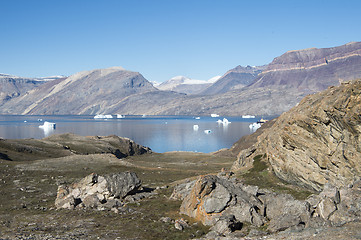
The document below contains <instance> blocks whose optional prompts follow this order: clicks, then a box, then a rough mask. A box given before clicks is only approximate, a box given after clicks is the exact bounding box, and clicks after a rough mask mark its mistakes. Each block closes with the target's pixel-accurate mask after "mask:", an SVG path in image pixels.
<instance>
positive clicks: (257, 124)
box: [249, 123, 261, 131]
mask: <svg viewBox="0 0 361 240" xmlns="http://www.w3.org/2000/svg"><path fill="white" fill-rule="evenodd" d="M260 127H261V124H260V123H252V124H250V125H249V129H250V130H251V131H256V130H257V129H258V128H260Z"/></svg>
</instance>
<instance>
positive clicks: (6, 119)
mask: <svg viewBox="0 0 361 240" xmlns="http://www.w3.org/2000/svg"><path fill="white" fill-rule="evenodd" d="M226 118H227V119H228V120H229V121H230V122H231V123H230V124H228V125H223V124H219V123H217V120H218V119H223V116H220V117H217V118H212V117H200V119H195V117H188V116H147V117H142V116H126V117H125V118H121V119H117V118H113V119H94V118H93V116H4V115H3V116H0V137H2V138H10V139H15V138H37V139H40V138H44V137H47V136H50V135H52V134H60V133H68V132H71V133H75V134H78V135H82V136H95V135H97V136H107V135H112V134H114V135H118V136H121V137H128V138H130V139H132V140H134V141H135V142H137V143H139V144H142V145H144V146H148V147H150V148H151V149H152V150H153V151H155V152H167V151H195V152H205V153H208V152H214V151H217V150H219V149H221V148H229V147H231V146H232V144H233V143H235V142H236V141H237V140H238V139H240V138H241V137H242V136H244V135H247V134H250V133H252V131H251V130H250V128H249V125H250V123H253V122H256V121H257V120H259V119H260V118H253V119H243V118H241V117H226ZM44 121H48V122H54V123H56V128H55V129H41V128H39V125H42V124H43V122H44ZM194 125H198V126H199V128H198V130H195V129H194V127H193V126H194ZM205 130H210V131H211V132H210V133H208V134H207V133H205V132H204V131H205Z"/></svg>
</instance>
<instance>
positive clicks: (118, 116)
mask: <svg viewBox="0 0 361 240" xmlns="http://www.w3.org/2000/svg"><path fill="white" fill-rule="evenodd" d="M117 118H125V116H124V115H121V114H117Z"/></svg>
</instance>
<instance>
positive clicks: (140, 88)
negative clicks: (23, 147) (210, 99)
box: [1, 67, 157, 114]
mask: <svg viewBox="0 0 361 240" xmlns="http://www.w3.org/2000/svg"><path fill="white" fill-rule="evenodd" d="M147 91H157V90H156V88H154V87H153V86H152V84H151V83H149V82H148V81H147V80H146V79H145V78H144V77H143V76H142V75H141V74H139V73H136V72H131V71H127V70H125V69H123V68H120V67H114V68H108V69H97V70H92V71H84V72H80V73H76V74H74V75H72V76H70V77H68V78H66V79H60V80H55V81H50V82H48V83H46V84H43V85H42V86H40V87H38V88H36V89H33V90H31V91H30V92H28V93H27V94H25V95H23V96H20V97H18V98H16V99H14V100H13V101H11V102H8V103H6V104H4V105H3V106H2V107H1V109H2V113H18V114H98V113H107V111H108V109H109V108H110V107H111V106H112V105H115V104H118V103H119V101H121V100H122V99H123V98H125V97H127V96H129V95H132V94H135V93H139V92H147Z"/></svg>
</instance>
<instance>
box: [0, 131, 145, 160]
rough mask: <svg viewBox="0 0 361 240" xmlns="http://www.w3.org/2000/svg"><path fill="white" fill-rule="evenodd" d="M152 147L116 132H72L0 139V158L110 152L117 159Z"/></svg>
mask: <svg viewBox="0 0 361 240" xmlns="http://www.w3.org/2000/svg"><path fill="white" fill-rule="evenodd" d="M151 152H152V150H151V149H150V148H148V147H144V146H142V145H139V144H137V143H135V142H134V141H133V140H131V139H129V138H122V137H118V136H115V135H111V136H93V137H84V136H79V135H75V134H72V133H65V134H56V135H52V136H50V137H47V138H44V139H40V140H39V139H0V158H1V159H5V160H13V161H29V160H38V159H48V158H59V157H65V156H70V155H88V154H103V153H111V154H113V155H115V156H116V157H117V158H124V157H127V156H132V155H140V154H147V153H151Z"/></svg>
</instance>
